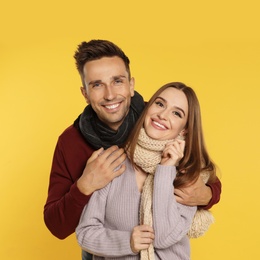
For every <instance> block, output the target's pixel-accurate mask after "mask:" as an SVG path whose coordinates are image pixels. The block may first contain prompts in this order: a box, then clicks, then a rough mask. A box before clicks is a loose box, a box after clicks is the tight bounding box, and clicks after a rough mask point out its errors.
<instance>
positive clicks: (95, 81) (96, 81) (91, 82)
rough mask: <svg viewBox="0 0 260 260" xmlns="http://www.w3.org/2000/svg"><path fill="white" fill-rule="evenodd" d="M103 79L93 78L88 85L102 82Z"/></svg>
mask: <svg viewBox="0 0 260 260" xmlns="http://www.w3.org/2000/svg"><path fill="white" fill-rule="evenodd" d="M101 82H102V81H101V80H100V79H98V80H93V81H90V82H89V83H88V86H89V85H93V84H96V83H101Z"/></svg>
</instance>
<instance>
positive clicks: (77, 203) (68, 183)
mask: <svg viewBox="0 0 260 260" xmlns="http://www.w3.org/2000/svg"><path fill="white" fill-rule="evenodd" d="M66 141H67V140H66ZM73 145H74V143H73ZM73 145H72V144H71V143H70V144H68V142H65V143H64V142H62V141H61V140H59V141H58V144H57V146H56V149H55V153H54V157H53V164H52V169H51V174H50V183H49V191H48V198H47V202H46V204H45V206H44V221H45V224H46V226H47V227H48V229H49V230H50V231H51V233H52V234H53V235H54V236H56V237H58V238H60V239H64V238H66V237H67V236H69V235H71V234H72V233H74V231H75V228H76V227H77V225H78V222H79V219H80V216H81V213H82V210H83V208H84V206H85V205H86V203H88V201H89V199H90V196H91V194H92V192H94V191H95V190H96V189H100V188H102V187H104V186H105V185H106V184H107V183H109V182H110V181H111V180H112V179H113V178H115V177H117V176H118V175H120V174H122V173H123V171H124V166H122V167H120V168H119V169H118V170H117V171H114V169H115V168H116V167H117V166H118V165H121V163H122V162H123V161H124V159H125V155H124V153H123V152H122V149H118V148H117V147H111V148H109V149H107V150H106V151H105V152H104V153H103V154H102V155H101V156H97V154H98V151H97V152H94V153H93V157H96V158H94V159H93V157H90V158H89V159H90V160H89V162H88V163H87V165H86V161H87V159H88V157H89V155H86V154H87V153H88V154H90V151H89V149H88V150H87V149H81V148H82V144H79V143H78V144H76V145H75V146H73ZM79 151H80V152H79ZM91 152H92V151H91ZM113 152H114V153H113ZM112 153H113V156H111V157H109V155H110V154H112ZM108 158H110V159H109V160H108ZM112 160H113V161H112ZM84 167H85V168H84Z"/></svg>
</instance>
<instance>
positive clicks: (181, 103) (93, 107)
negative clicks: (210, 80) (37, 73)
mask: <svg viewBox="0 0 260 260" xmlns="http://www.w3.org/2000/svg"><path fill="white" fill-rule="evenodd" d="M74 57H75V59H76V64H77V68H78V70H79V73H80V76H81V79H82V83H83V87H82V88H81V91H82V94H83V95H84V97H85V99H86V101H87V102H88V104H89V105H88V106H87V107H86V108H85V110H84V111H83V113H82V114H81V115H80V116H79V118H78V119H77V120H76V121H75V122H74V124H73V125H72V126H70V127H69V128H68V129H66V130H65V131H64V133H63V134H62V135H61V136H60V137H59V140H58V143H57V146H56V149H55V153H54V158H53V164H52V170H51V175H50V185H49V193H48V198H47V202H46V205H45V209H44V218H45V223H46V225H47V227H48V228H49V229H50V231H51V232H52V233H53V234H54V235H55V236H57V237H59V238H61V239H63V238H65V237H67V236H68V235H70V234H72V233H73V232H74V231H75V228H76V227H77V225H78V222H79V219H80V216H81V213H82V210H83V208H84V206H85V205H87V206H86V207H85V209H84V211H83V213H82V217H81V220H80V223H79V226H78V227H77V236H78V240H79V243H80V245H81V246H82V248H83V249H84V250H88V251H89V252H91V253H94V254H96V255H101V256H106V257H108V258H109V259H110V258H113V257H116V258H117V259H118V257H120V256H121V257H122V259H128V258H129V259H139V257H140V255H141V258H142V259H146V258H145V257H146V256H145V255H149V257H154V258H155V259H175V258H176V259H188V257H189V242H188V237H187V235H186V234H187V233H188V231H189V229H190V226H191V222H192V220H193V216H194V214H195V212H196V210H197V205H199V206H200V208H204V209H208V208H210V207H211V206H212V205H214V204H215V203H217V202H218V201H219V198H220V193H221V183H220V181H219V180H218V179H217V178H215V168H214V164H213V163H212V162H211V160H210V159H209V157H208V154H207V151H206V149H205V146H204V141H203V136H202V129H201V121H200V110H199V103H198V101H197V98H196V95H195V93H194V91H193V90H192V89H191V88H189V87H187V86H185V85H184V84H182V83H169V84H167V85H165V86H164V87H162V88H161V89H159V90H158V92H156V93H155V95H154V96H153V97H152V98H151V100H150V102H149V103H148V104H147V105H146V106H145V104H144V102H143V99H142V97H141V96H140V95H139V94H138V93H137V92H135V91H134V79H133V78H132V77H131V73H130V68H129V59H128V58H127V56H126V55H125V54H124V53H123V51H122V50H121V49H120V48H118V47H117V46H116V45H114V44H113V43H111V42H109V41H103V40H92V41H90V42H83V43H82V44H81V45H79V46H78V49H77V51H76V53H75V56H74ZM144 107H145V110H144V112H143V114H142V116H141V117H140V115H141V113H142V111H143V109H144ZM139 117H140V118H139ZM138 118H139V121H138V123H137V124H136V121H137V120H138ZM135 124H136V128H135V129H134V130H133V127H134V125H135ZM132 130H133V131H132ZM131 131H132V135H131V137H130V138H129V139H127V138H128V137H129V134H130V132H131ZM183 138H185V141H184V140H182V139H183ZM127 140H128V141H127ZM125 144H126V146H124V145H125ZM94 150H97V151H95V152H94ZM125 151H126V153H127V155H126V153H125ZM202 173H206V176H207V178H209V180H206V181H205V180H203V178H202V177H203V176H204V175H205V174H202ZM118 176H120V177H118ZM115 177H118V178H115ZM112 180H113V181H112ZM111 181H112V182H111ZM205 182H207V184H206V185H205ZM97 190H98V191H97ZM94 191H97V192H95V193H93V192H94ZM174 194H175V196H174ZM91 195H92V198H91V200H90V197H91ZM140 200H141V205H140V208H139V202H140ZM139 213H140V218H139ZM86 215H87V217H86ZM140 251H141V254H139V252H140ZM83 255H86V254H85V251H83ZM171 257H173V258H171ZM174 257H175V258H174ZM96 259H99V258H96ZM101 259H102V258H101ZM147 259H148V258H147Z"/></svg>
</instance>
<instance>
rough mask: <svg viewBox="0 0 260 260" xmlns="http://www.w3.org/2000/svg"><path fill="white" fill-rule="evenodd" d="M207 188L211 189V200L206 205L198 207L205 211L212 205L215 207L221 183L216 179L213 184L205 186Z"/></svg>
mask: <svg viewBox="0 0 260 260" xmlns="http://www.w3.org/2000/svg"><path fill="white" fill-rule="evenodd" d="M207 186H209V187H210V188H211V191H212V198H211V200H210V202H209V204H208V205H206V206H199V208H200V209H205V210H207V209H210V208H211V207H212V206H213V205H215V204H217V203H218V202H219V200H220V194H221V188H222V185H221V182H220V180H219V179H218V178H217V180H216V181H215V182H213V183H210V184H207Z"/></svg>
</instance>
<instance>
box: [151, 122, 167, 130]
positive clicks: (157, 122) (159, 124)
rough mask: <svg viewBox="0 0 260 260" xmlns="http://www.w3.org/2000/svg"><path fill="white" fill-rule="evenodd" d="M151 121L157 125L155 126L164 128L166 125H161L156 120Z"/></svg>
mask: <svg viewBox="0 0 260 260" xmlns="http://www.w3.org/2000/svg"><path fill="white" fill-rule="evenodd" d="M153 123H154V124H155V125H157V126H159V127H161V128H163V129H166V127H165V126H164V125H161V124H159V123H158V122H156V121H153Z"/></svg>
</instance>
